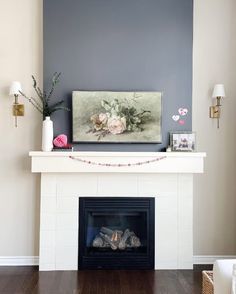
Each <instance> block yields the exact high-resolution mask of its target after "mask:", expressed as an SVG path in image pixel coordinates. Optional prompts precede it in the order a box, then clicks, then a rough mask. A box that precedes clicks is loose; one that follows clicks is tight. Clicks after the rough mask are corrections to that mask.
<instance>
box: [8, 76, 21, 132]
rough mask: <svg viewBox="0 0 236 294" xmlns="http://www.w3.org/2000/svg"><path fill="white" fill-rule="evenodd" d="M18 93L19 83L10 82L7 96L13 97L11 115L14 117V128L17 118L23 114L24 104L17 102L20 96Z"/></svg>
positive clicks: (19, 89)
mask: <svg viewBox="0 0 236 294" xmlns="http://www.w3.org/2000/svg"><path fill="white" fill-rule="evenodd" d="M19 91H22V89H21V84H20V82H12V83H11V87H10V92H9V95H10V96H14V97H15V101H14V103H13V107H12V113H13V115H14V116H15V127H17V117H18V116H24V114H25V107H24V104H19V101H18V97H19V96H20V95H21V94H20V92H19Z"/></svg>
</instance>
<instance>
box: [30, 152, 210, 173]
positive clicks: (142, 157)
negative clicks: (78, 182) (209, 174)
mask: <svg viewBox="0 0 236 294" xmlns="http://www.w3.org/2000/svg"><path fill="white" fill-rule="evenodd" d="M29 156H30V157H31V158H32V172H35V173H66V172H73V173H99V172H100V173H203V164H204V161H203V160H204V158H205V157H206V153H204V152H82V151H80V152H77V151H76V152H41V151H32V152H30V153H29ZM71 156H73V157H77V158H80V159H83V160H91V161H93V162H97V163H114V164H119V163H121V164H124V163H137V162H143V161H147V160H152V159H155V158H158V157H165V158H164V159H162V160H160V161H155V162H151V163H148V164H143V165H140V166H129V167H128V166H123V167H116V166H97V165H91V164H88V163H85V162H80V161H76V160H74V159H72V158H70V157H71Z"/></svg>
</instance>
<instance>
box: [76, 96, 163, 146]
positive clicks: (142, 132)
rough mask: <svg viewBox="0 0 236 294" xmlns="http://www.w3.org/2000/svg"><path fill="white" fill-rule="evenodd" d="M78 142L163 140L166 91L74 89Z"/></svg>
mask: <svg viewBox="0 0 236 294" xmlns="http://www.w3.org/2000/svg"><path fill="white" fill-rule="evenodd" d="M72 108H73V109H72V126H73V142H74V143H161V141H162V133H161V119H162V93H161V92H111V91H96V92H94V91H74V92H73V95H72Z"/></svg>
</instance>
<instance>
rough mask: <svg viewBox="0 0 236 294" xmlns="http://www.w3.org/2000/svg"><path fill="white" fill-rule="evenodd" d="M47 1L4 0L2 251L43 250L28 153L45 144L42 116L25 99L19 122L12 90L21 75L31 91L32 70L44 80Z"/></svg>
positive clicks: (0, 9)
mask: <svg viewBox="0 0 236 294" xmlns="http://www.w3.org/2000/svg"><path fill="white" fill-rule="evenodd" d="M41 2H42V1H41V0H39V1H38V0H37V1H36V0H20V1H19V0H7V1H4V0H2V1H0V134H1V141H2V142H1V143H0V256H14V255H19V256H24V255H38V222H39V220H38V211H39V177H38V176H35V175H32V174H31V173H30V160H29V158H28V155H27V154H28V151H29V150H33V149H34V150H36V149H39V147H40V140H41V138H40V128H41V123H40V116H39V114H38V113H37V112H36V111H35V110H34V109H33V108H32V107H31V105H29V103H28V102H27V101H24V103H25V108H26V109H25V112H26V114H25V117H24V118H20V119H19V127H18V128H15V127H14V118H13V116H12V115H11V111H12V110H11V107H12V106H11V105H12V102H13V98H10V97H9V96H8V91H9V85H10V83H11V81H13V80H19V81H21V83H22V86H23V88H24V90H25V91H26V92H27V93H31V92H32V90H31V88H32V82H31V74H35V75H36V76H37V77H38V78H39V79H40V80H42V3H41ZM20 100H21V101H23V99H20ZM36 190H37V191H38V192H37V193H36V192H35V191H36Z"/></svg>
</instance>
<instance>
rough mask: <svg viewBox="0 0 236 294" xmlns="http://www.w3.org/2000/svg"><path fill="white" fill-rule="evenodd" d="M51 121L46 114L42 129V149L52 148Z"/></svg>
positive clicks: (49, 149)
mask: <svg viewBox="0 0 236 294" xmlns="http://www.w3.org/2000/svg"><path fill="white" fill-rule="evenodd" d="M52 142H53V122H52V121H51V119H50V116H46V118H45V120H44V121H43V129H42V151H52V148H53V143H52Z"/></svg>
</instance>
